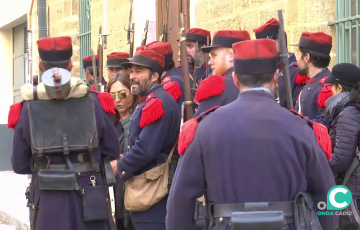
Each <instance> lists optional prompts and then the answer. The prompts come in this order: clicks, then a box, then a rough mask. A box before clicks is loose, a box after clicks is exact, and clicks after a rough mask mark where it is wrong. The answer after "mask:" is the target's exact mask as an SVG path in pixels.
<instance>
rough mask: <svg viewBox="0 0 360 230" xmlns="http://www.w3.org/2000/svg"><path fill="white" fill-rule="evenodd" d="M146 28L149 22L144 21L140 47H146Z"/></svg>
mask: <svg viewBox="0 0 360 230" xmlns="http://www.w3.org/2000/svg"><path fill="white" fill-rule="evenodd" d="M148 28H149V20H146V23H145V28H144V33H143V37H142V41H141V46H144V45H146V40H147V34H148Z"/></svg>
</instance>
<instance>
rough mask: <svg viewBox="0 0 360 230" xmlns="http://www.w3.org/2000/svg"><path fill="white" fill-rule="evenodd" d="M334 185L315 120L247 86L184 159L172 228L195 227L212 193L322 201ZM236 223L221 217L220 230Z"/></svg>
mask: <svg viewBox="0 0 360 230" xmlns="http://www.w3.org/2000/svg"><path fill="white" fill-rule="evenodd" d="M180 137H181V135H180ZM180 144H181V143H180V140H179V145H180ZM333 186H335V181H334V177H333V175H332V172H331V170H330V167H329V165H328V162H327V159H326V156H325V153H324V151H323V150H322V149H321V147H320V146H319V145H318V143H317V139H316V136H315V134H314V131H313V130H312V129H311V128H310V126H309V125H308V124H307V122H305V121H304V120H303V119H301V118H300V117H299V116H296V115H293V114H292V113H290V112H289V111H287V110H286V109H285V108H282V107H280V106H279V105H278V104H277V103H276V101H275V100H274V97H273V96H272V95H270V94H269V93H268V92H265V91H262V90H260V91H258V90H256V91H245V92H242V93H241V94H240V95H239V97H238V98H237V100H236V101H234V102H233V103H230V104H228V105H226V106H223V107H221V108H219V109H217V110H216V111H215V112H212V113H210V114H209V115H206V116H205V117H204V118H203V120H202V121H200V123H199V125H198V127H197V129H196V132H195V136H194V139H193V140H192V142H191V143H190V145H189V146H188V147H187V150H186V152H185V153H184V154H183V155H181V157H180V161H179V164H178V167H177V171H176V174H175V178H174V182H173V185H172V187H171V190H170V194H169V199H168V204H167V210H168V213H167V217H166V229H167V230H182V229H186V230H194V229H195V223H194V221H193V213H194V208H195V201H196V198H198V197H200V196H202V195H203V194H204V193H206V194H207V197H208V201H209V202H213V203H214V204H226V203H245V202H282V201H292V200H294V199H295V196H296V194H298V193H299V192H309V193H311V194H312V195H313V198H314V200H315V204H317V202H319V201H326V199H327V193H328V191H329V189H330V188H331V187H333ZM320 218H321V219H320V221H321V224H322V227H323V229H324V230H325V229H327V230H334V229H335V228H333V227H332V226H333V224H334V223H333V222H334V220H333V216H321V217H320ZM228 221H229V220H228V218H224V221H223V222H220V223H219V220H216V227H215V228H214V229H227V224H228ZM288 221H289V222H288V224H290V225H291V223H292V222H291V221H292V220H291V219H288ZM289 227H290V226H289ZM290 229H295V228H294V226H291V227H290Z"/></svg>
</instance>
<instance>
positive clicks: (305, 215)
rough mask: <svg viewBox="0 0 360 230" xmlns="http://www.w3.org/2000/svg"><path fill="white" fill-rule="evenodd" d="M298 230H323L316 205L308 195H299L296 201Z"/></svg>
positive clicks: (295, 218) (295, 216) (295, 215)
mask: <svg viewBox="0 0 360 230" xmlns="http://www.w3.org/2000/svg"><path fill="white" fill-rule="evenodd" d="M294 208H295V209H294V210H295V211H294V220H295V228H296V229H307V230H321V229H322V227H321V225H320V222H319V219H318V215H317V212H316V207H315V203H314V201H313V200H312V197H311V195H310V194H308V193H299V194H298V195H297V196H296V198H295V201H294Z"/></svg>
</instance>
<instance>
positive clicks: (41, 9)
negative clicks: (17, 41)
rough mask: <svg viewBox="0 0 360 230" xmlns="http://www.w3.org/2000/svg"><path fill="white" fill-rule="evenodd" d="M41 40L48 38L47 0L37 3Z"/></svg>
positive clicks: (39, 0)
mask: <svg viewBox="0 0 360 230" xmlns="http://www.w3.org/2000/svg"><path fill="white" fill-rule="evenodd" d="M37 4H38V5H37V8H38V24H39V26H38V31H39V39H40V38H42V37H47V20H46V0H38V1H37Z"/></svg>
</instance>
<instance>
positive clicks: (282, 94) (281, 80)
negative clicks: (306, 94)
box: [278, 53, 298, 108]
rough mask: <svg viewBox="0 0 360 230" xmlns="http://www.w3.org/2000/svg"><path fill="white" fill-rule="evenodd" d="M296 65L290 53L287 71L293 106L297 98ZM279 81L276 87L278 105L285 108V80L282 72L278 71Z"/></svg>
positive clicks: (293, 56)
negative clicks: (277, 90)
mask: <svg viewBox="0 0 360 230" xmlns="http://www.w3.org/2000/svg"><path fill="white" fill-rule="evenodd" d="M295 63H296V57H295V55H294V54H293V53H290V56H289V71H290V83H291V92H292V96H293V104H294V105H295V103H296V99H297V96H296V97H295V96H294V94H296V93H295V88H296V83H295V75H296V73H297V72H298V68H297V66H296V65H295ZM279 70H280V72H279V79H278V86H279V94H280V105H281V106H282V107H284V108H286V87H285V78H284V74H283V70H282V69H279Z"/></svg>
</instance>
